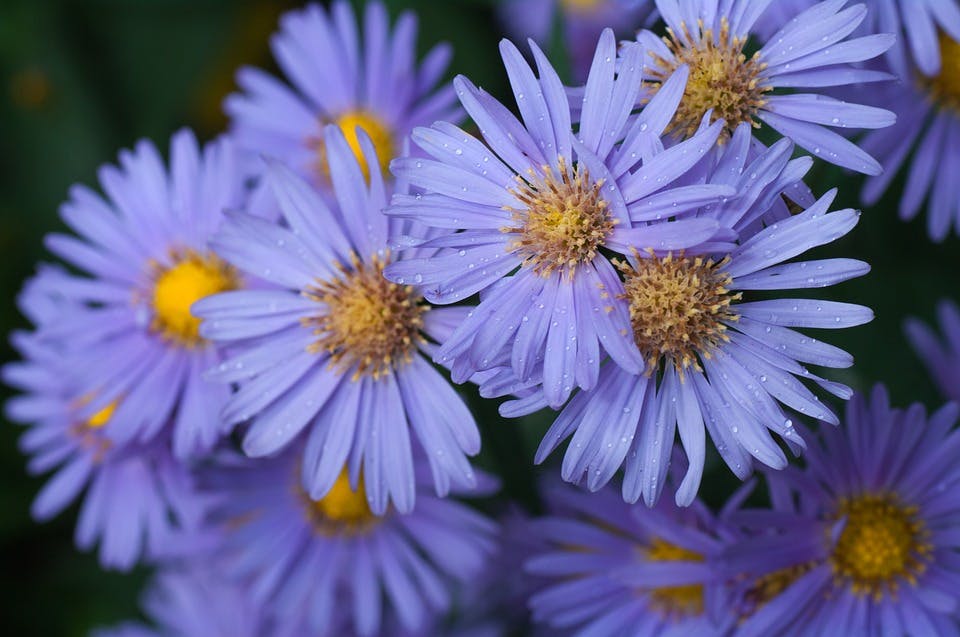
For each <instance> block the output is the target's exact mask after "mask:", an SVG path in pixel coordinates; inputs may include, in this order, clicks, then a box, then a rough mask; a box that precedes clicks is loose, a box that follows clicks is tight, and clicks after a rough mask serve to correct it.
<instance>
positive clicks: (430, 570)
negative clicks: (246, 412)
mask: <svg viewBox="0 0 960 637" xmlns="http://www.w3.org/2000/svg"><path fill="white" fill-rule="evenodd" d="M302 461H303V458H302V455H301V453H300V452H299V451H297V450H293V451H291V452H286V453H284V454H282V455H280V456H279V457H277V458H273V459H269V460H260V461H257V462H251V461H246V462H243V461H240V462H237V463H235V464H236V466H234V467H223V468H220V469H218V470H215V471H214V472H212V474H211V475H210V476H209V478H208V489H209V493H210V495H211V496H212V497H214V498H216V501H217V502H218V503H219V504H218V505H217V506H215V507H214V508H213V509H212V510H211V516H210V523H211V524H214V525H220V526H221V528H222V529H223V534H224V540H223V542H224V545H223V560H224V564H225V566H226V569H227V573H228V574H230V575H231V576H235V577H239V578H241V579H243V580H244V581H249V582H250V592H251V595H252V597H253V599H254V601H255V603H258V604H262V605H264V606H265V607H266V608H268V609H269V613H270V616H271V618H272V619H273V620H275V621H276V622H277V623H278V625H280V626H285V625H288V624H293V625H297V626H304V627H306V630H305V632H306V633H309V634H314V635H326V634H347V633H349V634H359V635H374V634H378V631H379V630H380V627H381V624H382V622H383V620H384V619H386V617H387V616H395V617H396V618H397V620H398V621H399V623H400V625H402V626H403V627H404V628H405V629H406V630H409V631H415V630H417V629H418V628H420V627H422V626H424V625H426V623H427V622H428V621H430V619H431V617H432V616H434V615H435V614H438V613H442V612H444V611H446V610H447V609H448V608H449V607H450V605H451V602H452V600H451V595H450V585H451V583H453V582H465V581H468V580H469V579H470V578H472V577H474V576H475V575H477V574H478V573H479V572H480V571H481V569H482V568H483V565H484V562H485V560H486V559H487V558H488V557H489V556H490V554H491V553H492V552H493V549H494V546H495V540H494V534H495V532H496V525H495V524H494V523H493V522H491V521H490V520H488V519H487V518H486V517H484V516H482V515H480V514H479V513H477V512H475V511H473V510H472V509H470V508H468V507H466V506H464V505H463V504H460V503H458V502H455V501H453V500H449V499H440V498H438V497H436V496H434V495H433V494H432V493H431V491H432V489H431V488H430V487H431V480H430V478H429V472H428V471H427V467H426V464H425V463H421V464H419V465H418V469H417V489H418V491H419V493H418V494H417V506H416V508H415V509H414V510H413V511H412V512H411V513H408V514H402V513H400V512H399V511H396V510H394V509H390V510H388V511H387V513H386V514H385V515H383V516H376V515H374V514H373V512H372V511H371V509H370V508H369V506H368V504H367V503H368V498H367V496H366V495H365V494H364V488H365V487H364V485H365V484H366V480H365V479H364V478H365V476H364V478H361V479H360V480H359V481H358V482H357V484H356V485H355V486H352V485H351V482H350V479H349V477H348V474H347V470H346V469H344V470H343V472H342V473H341V474H340V476H339V477H338V478H337V480H336V481H335V484H334V485H333V487H332V488H331V489H330V490H329V491H328V493H327V494H326V495H325V496H324V497H323V498H321V499H320V500H317V501H313V500H311V499H310V498H309V497H308V495H307V494H306V492H305V491H304V490H303V489H302V488H301V486H300V481H299V471H300V469H299V467H298V465H299V464H300V463H301V462H302ZM337 617H345V618H346V625H347V627H348V628H347V629H345V630H344V629H338V628H337V626H338V623H337V621H336V620H337Z"/></svg>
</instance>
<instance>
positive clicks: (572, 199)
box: [502, 157, 616, 276]
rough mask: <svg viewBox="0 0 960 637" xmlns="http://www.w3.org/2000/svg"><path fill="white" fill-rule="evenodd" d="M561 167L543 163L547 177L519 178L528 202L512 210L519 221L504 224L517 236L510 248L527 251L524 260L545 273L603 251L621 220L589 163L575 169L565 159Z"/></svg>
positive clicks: (520, 197) (518, 194)
mask: <svg viewBox="0 0 960 637" xmlns="http://www.w3.org/2000/svg"><path fill="white" fill-rule="evenodd" d="M558 168H559V170H558V171H557V173H555V172H554V170H553V168H551V167H550V166H544V167H543V177H542V178H540V177H537V176H535V175H533V174H532V172H531V174H530V176H529V179H528V180H524V179H521V178H520V177H517V178H516V179H517V183H518V186H517V187H516V188H515V189H512V190H511V192H512V193H513V194H514V195H515V196H516V198H517V199H518V200H519V201H520V202H522V203H523V204H525V205H526V207H525V209H521V210H511V213H512V217H513V219H514V221H515V222H516V223H517V224H518V226H514V227H506V228H502V231H503V232H507V233H513V234H515V235H516V238H515V239H514V240H513V242H512V243H511V244H510V247H511V248H513V249H514V250H516V251H517V252H519V253H520V254H521V255H523V258H524V265H527V266H529V267H532V268H533V269H534V270H536V271H537V272H539V273H540V274H542V275H543V276H549V275H550V274H551V273H553V272H554V271H555V270H561V271H563V270H566V271H567V272H568V273H572V272H573V271H574V270H575V269H576V268H577V266H579V265H582V264H584V263H587V262H589V261H591V260H592V259H593V258H594V257H596V256H597V254H598V251H599V249H600V247H601V246H603V244H604V241H605V240H606V239H607V237H609V236H610V233H611V232H613V227H614V225H615V223H616V222H615V220H614V219H613V218H612V217H611V215H610V211H609V209H608V208H609V206H608V204H607V202H606V201H604V200H603V198H602V197H601V196H600V188H601V187H602V186H603V180H598V181H592V180H591V179H590V174H589V172H588V171H587V169H586V168H584V167H583V166H579V165H578V166H577V167H575V168H571V167H569V166H567V164H566V162H565V160H564V159H563V158H562V157H561V158H559V166H558Z"/></svg>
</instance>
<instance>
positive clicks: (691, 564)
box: [525, 487, 735, 637]
mask: <svg viewBox="0 0 960 637" xmlns="http://www.w3.org/2000/svg"><path fill="white" fill-rule="evenodd" d="M548 502H549V504H550V505H551V507H552V508H553V510H552V511H551V514H550V515H549V516H547V517H545V518H541V519H538V520H534V521H533V522H532V523H531V533H532V534H533V535H536V536H540V537H542V538H543V540H544V541H545V542H546V547H545V548H544V550H543V552H542V553H540V554H539V555H535V556H533V557H532V558H530V559H529V560H527V562H526V563H525V568H526V570H528V571H530V572H532V573H534V574H536V575H539V576H540V577H541V580H542V581H543V582H544V588H543V589H542V590H541V591H540V592H538V593H536V594H534V595H533V596H532V597H531V599H530V608H531V609H532V610H533V618H534V621H537V622H540V623H546V624H549V625H550V626H551V627H552V628H553V629H554V630H564V631H565V632H564V633H563V634H576V635H605V636H611V637H613V636H618V637H619V636H624V637H626V636H630V637H660V636H661V635H723V634H726V632H725V631H728V630H729V628H730V627H732V625H733V623H734V620H735V616H734V615H733V614H732V613H730V609H729V605H728V604H727V599H726V596H727V594H726V591H725V590H724V589H723V587H722V586H721V584H722V581H721V580H720V579H719V578H718V576H717V575H716V571H715V570H714V569H713V567H712V564H711V563H712V561H713V560H714V559H715V557H716V556H717V555H719V554H720V553H721V552H722V550H723V548H724V547H725V545H726V541H727V536H729V535H731V534H732V529H731V528H728V525H727V524H726V523H725V522H724V520H723V517H722V516H721V517H717V516H714V515H713V514H712V513H710V511H709V510H708V509H707V507H706V506H704V505H703V504H702V503H700V502H699V501H697V502H695V503H694V504H693V505H692V506H690V507H689V508H684V509H681V508H678V507H676V506H674V505H673V503H667V502H663V503H661V504H660V505H658V506H657V507H656V508H654V509H647V508H646V507H635V506H630V505H628V504H626V503H624V502H623V500H622V499H621V498H620V497H619V496H618V495H617V494H616V493H615V492H614V491H613V490H612V489H605V490H602V491H600V492H598V493H586V492H583V491H579V490H578V489H575V488H573V487H563V488H558V489H555V490H554V491H553V492H552V493H550V494H548ZM566 631H569V632H566Z"/></svg>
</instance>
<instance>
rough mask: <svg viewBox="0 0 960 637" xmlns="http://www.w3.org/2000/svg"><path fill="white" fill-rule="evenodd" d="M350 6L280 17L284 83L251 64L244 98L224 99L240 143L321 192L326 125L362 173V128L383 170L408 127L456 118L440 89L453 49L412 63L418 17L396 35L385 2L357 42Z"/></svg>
mask: <svg viewBox="0 0 960 637" xmlns="http://www.w3.org/2000/svg"><path fill="white" fill-rule="evenodd" d="M357 30H358V29H357V19H356V16H355V15H354V12H353V9H352V8H351V7H350V3H349V2H346V1H345V0H337V1H336V2H334V3H333V5H332V7H331V8H330V10H329V12H328V11H327V10H325V9H323V8H321V7H320V6H319V5H309V6H307V7H306V8H304V9H301V10H298V11H291V12H289V13H287V14H286V15H284V16H283V17H282V18H281V29H280V32H279V33H278V34H277V35H275V36H274V38H273V41H272V44H273V51H274V54H275V56H276V58H277V63H278V64H279V66H280V69H281V70H282V71H283V73H284V75H285V76H286V79H287V80H288V81H289V82H290V83H291V84H292V86H288V85H287V84H284V83H283V82H281V81H279V80H278V79H276V78H274V77H273V76H271V75H269V74H268V73H266V72H264V71H261V70H258V69H252V68H245V69H242V70H241V71H240V73H239V75H238V81H239V83H240V87H241V88H242V89H243V91H244V92H243V93H239V94H234V95H231V96H230V97H229V98H227V102H226V111H227V114H228V115H229V116H230V117H231V129H232V133H233V134H234V136H235V138H236V140H237V143H238V145H239V146H240V147H241V148H243V149H245V150H248V151H251V152H254V153H257V154H265V155H267V156H269V157H274V158H276V159H278V160H281V161H283V162H284V163H286V164H288V165H289V166H290V167H292V168H293V169H294V170H295V171H296V172H298V173H299V174H300V175H302V176H304V177H307V178H309V179H310V180H311V182H312V183H313V184H314V185H316V186H319V187H322V188H325V189H326V188H329V186H330V159H329V156H328V155H329V149H328V148H327V146H326V141H325V137H324V134H323V130H324V128H326V127H327V126H328V125H331V124H332V125H336V126H337V127H339V128H340V129H341V130H342V131H343V135H344V137H345V138H346V140H347V144H348V146H349V147H350V149H351V151H353V153H354V154H355V155H356V156H357V158H358V159H360V160H361V161H360V164H361V166H363V168H362V170H363V171H364V174H366V175H367V176H369V175H368V173H367V162H366V161H363V160H362V157H361V155H362V154H363V152H364V151H363V150H362V148H361V144H360V138H359V136H358V134H357V131H358V130H362V131H363V132H364V133H365V134H366V135H367V136H368V137H369V139H370V140H371V141H372V142H373V144H372V145H373V148H374V149H375V150H376V157H378V158H379V160H378V161H379V163H380V166H381V169H384V170H385V168H386V166H387V164H388V163H389V161H390V160H391V159H392V158H393V157H396V156H398V155H400V154H401V152H402V149H403V142H404V140H405V139H406V138H407V136H408V135H409V134H410V131H411V130H412V129H413V127H414V126H417V125H420V124H426V123H429V122H432V121H434V120H436V119H441V118H451V117H454V116H455V115H456V111H455V109H454V107H453V104H454V95H453V91H452V89H450V88H449V87H445V88H440V89H439V90H437V89H436V85H437V82H438V81H439V80H440V78H441V77H442V76H443V73H444V71H445V69H446V67H447V63H448V62H449V60H450V48H449V46H446V45H439V46H436V47H434V48H433V49H432V50H431V51H430V52H429V53H428V54H427V56H426V57H425V58H424V60H423V62H422V63H421V64H419V65H418V64H417V62H416V54H415V46H416V33H417V20H416V17H415V16H414V15H413V14H412V13H409V12H405V13H403V14H402V15H401V16H400V18H399V19H398V21H397V23H396V25H395V26H394V27H393V29H391V28H390V21H389V17H388V15H387V11H386V9H385V8H384V5H383V3H382V2H370V3H369V4H367V7H366V10H365V13H364V16H363V29H362V38H361V37H360V34H358V33H357Z"/></svg>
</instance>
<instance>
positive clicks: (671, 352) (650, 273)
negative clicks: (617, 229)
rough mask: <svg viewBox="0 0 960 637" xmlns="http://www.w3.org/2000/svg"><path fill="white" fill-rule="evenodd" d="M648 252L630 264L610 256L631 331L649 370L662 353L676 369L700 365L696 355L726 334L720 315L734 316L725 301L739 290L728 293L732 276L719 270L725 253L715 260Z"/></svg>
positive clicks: (728, 318) (706, 354) (707, 351)
mask: <svg viewBox="0 0 960 637" xmlns="http://www.w3.org/2000/svg"><path fill="white" fill-rule="evenodd" d="M648 254H649V257H648V258H641V256H640V255H639V253H637V252H636V251H635V252H634V258H635V260H636V261H637V265H636V266H632V265H630V264H629V263H627V262H625V261H615V262H614V263H615V264H616V266H617V268H618V269H619V270H620V271H621V272H622V273H623V275H624V282H623V287H624V294H623V295H622V296H621V297H620V298H623V299H625V300H626V301H627V302H628V303H629V304H630V322H631V324H632V326H633V337H634V340H635V341H636V343H637V347H638V348H639V349H640V353H641V354H643V357H644V359H645V360H646V361H647V362H648V364H649V368H648V373H652V372H653V371H654V370H655V369H656V366H657V363H658V362H659V361H660V359H661V358H666V359H667V362H669V363H672V364H673V365H674V366H675V368H676V369H677V371H679V372H680V373H681V374H682V373H683V371H684V370H686V369H687V368H688V367H693V368H694V369H700V363H699V360H698V358H699V357H703V358H709V357H710V355H711V351H712V350H713V349H714V348H715V347H716V346H717V345H718V344H719V343H720V342H721V341H726V340H728V339H729V337H728V336H727V335H726V333H725V332H726V329H727V327H726V325H724V321H735V320H736V318H737V317H736V314H735V313H734V312H733V311H732V310H731V309H730V304H731V303H732V302H734V301H737V300H739V299H740V294H739V293H738V294H730V292H729V291H728V289H727V286H729V285H730V282H731V281H732V279H731V277H730V275H729V274H726V273H725V272H723V271H722V269H721V268H722V266H724V265H725V264H726V263H727V259H724V260H723V261H720V262H714V261H713V260H712V259H703V258H702V257H693V258H689V257H685V256H682V255H681V256H673V255H672V254H668V255H667V256H666V257H657V256H656V255H655V254H654V253H653V250H648Z"/></svg>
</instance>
